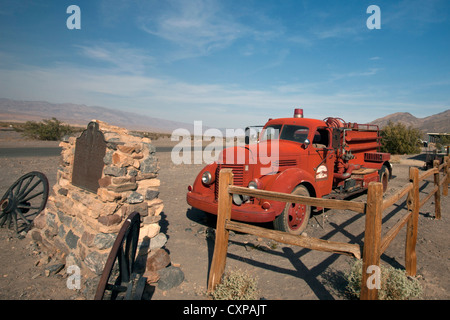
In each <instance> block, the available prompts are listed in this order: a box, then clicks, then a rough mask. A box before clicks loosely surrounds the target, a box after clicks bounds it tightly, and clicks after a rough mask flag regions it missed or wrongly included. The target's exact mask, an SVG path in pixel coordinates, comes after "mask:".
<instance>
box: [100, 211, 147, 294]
mask: <svg viewBox="0 0 450 320" xmlns="http://www.w3.org/2000/svg"><path fill="white" fill-rule="evenodd" d="M139 228H140V214H139V213H138V212H133V213H132V214H130V215H129V216H128V218H127V219H126V221H125V222H124V224H123V225H122V227H121V229H120V231H119V233H118V235H117V238H116V241H115V242H114V244H113V246H112V248H111V251H110V253H109V256H108V259H107V260H106V264H105V268H104V269H103V273H102V276H101V278H100V282H99V284H98V287H97V292H96V294H95V297H94V299H95V300H103V299H111V300H119V299H125V300H140V299H141V297H142V294H143V292H144V288H145V283H146V278H144V277H142V275H140V274H137V273H136V272H135V261H136V251H137V244H138V239H139Z"/></svg>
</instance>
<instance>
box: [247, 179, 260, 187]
mask: <svg viewBox="0 0 450 320" xmlns="http://www.w3.org/2000/svg"><path fill="white" fill-rule="evenodd" d="M248 188H249V189H261V188H262V183H261V181H260V180H259V179H253V180H252V181H250V182H249V184H248Z"/></svg>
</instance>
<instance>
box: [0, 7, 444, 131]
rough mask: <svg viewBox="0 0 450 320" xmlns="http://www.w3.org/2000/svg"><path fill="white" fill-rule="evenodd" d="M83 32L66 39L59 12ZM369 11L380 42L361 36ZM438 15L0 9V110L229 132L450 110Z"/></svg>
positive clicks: (361, 10)
mask: <svg viewBox="0 0 450 320" xmlns="http://www.w3.org/2000/svg"><path fill="white" fill-rule="evenodd" d="M72 4H75V5H78V6H79V7H80V10H81V29H80V30H76V29H74V30H69V29H68V28H67V26H66V20H67V19H68V18H69V16H70V14H68V13H66V10H67V7H68V6H69V5H72ZM370 5H377V6H378V7H379V8H380V12H381V15H380V16H381V29H372V30H370V29H368V28H367V26H366V21H367V19H368V18H369V17H370V16H371V14H370V13H367V12H366V10H367V8H368V7H369V6H370ZM449 57H450V2H449V1H445V0H442V1H437V0H436V1H417V0H410V1H380V0H371V1H362V0H346V1H320V0H319V1H299V0H292V1H288V0H284V1H269V0H258V1H257V0H254V1H253V0H241V1H234V0H208V1H205V0H174V1H162V0H159V1H153V0H135V1H132V0H128V1H126V0H104V1H103V0H91V1H77V0H70V1H63V0H58V1H35V0H2V1H1V2H0V97H2V98H10V99H18V100H44V101H49V102H53V103H64V102H70V103H79V104H86V105H88V106H103V107H108V108H113V109H120V110H124V111H131V112H135V113H139V114H145V115H148V116H153V117H159V118H164V119H173V120H176V121H182V122H187V123H191V124H192V123H193V121H195V120H202V121H203V123H204V125H207V126H211V127H218V128H225V127H227V128H236V127H243V126H246V125H254V124H264V123H265V121H266V120H267V119H268V118H277V117H285V116H291V115H292V114H293V109H294V108H296V107H301V108H303V109H304V112H305V116H307V117H311V118H320V119H322V118H325V117H328V116H337V117H341V118H344V119H345V120H346V121H350V122H369V121H372V120H374V119H376V118H379V117H383V116H385V115H387V114H390V113H394V112H410V113H412V114H413V115H414V116H416V117H426V116H429V115H432V114H435V113H438V112H442V111H445V110H447V109H449V108H450V107H449V106H450V58H449Z"/></svg>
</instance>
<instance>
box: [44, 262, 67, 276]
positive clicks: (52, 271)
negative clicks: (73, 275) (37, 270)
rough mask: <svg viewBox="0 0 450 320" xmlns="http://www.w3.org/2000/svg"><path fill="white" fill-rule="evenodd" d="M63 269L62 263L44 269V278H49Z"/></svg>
mask: <svg viewBox="0 0 450 320" xmlns="http://www.w3.org/2000/svg"><path fill="white" fill-rule="evenodd" d="M63 268H64V263H57V264H52V265H50V266H48V267H46V268H45V270H44V273H45V276H47V277H49V276H52V275H54V274H57V273H58V272H60V271H61V270H62V269H63Z"/></svg>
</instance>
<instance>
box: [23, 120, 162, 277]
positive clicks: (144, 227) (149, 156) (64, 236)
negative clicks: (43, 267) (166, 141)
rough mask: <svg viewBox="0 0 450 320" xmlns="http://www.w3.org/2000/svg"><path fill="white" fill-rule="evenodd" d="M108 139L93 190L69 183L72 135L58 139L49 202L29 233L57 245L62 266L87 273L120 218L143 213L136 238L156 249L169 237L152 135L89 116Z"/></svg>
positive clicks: (96, 266) (99, 266)
mask: <svg viewBox="0 0 450 320" xmlns="http://www.w3.org/2000/svg"><path fill="white" fill-rule="evenodd" d="M93 122H95V123H97V124H98V127H99V130H100V131H101V132H102V133H103V136H104V140H105V142H106V153H105V156H104V158H103V172H102V175H101V178H100V179H99V180H98V185H99V188H98V189H97V192H96V193H93V192H90V191H87V190H85V189H83V188H80V187H77V186H74V185H73V184H72V172H73V166H74V155H75V149H76V141H77V138H76V137H69V138H67V139H65V140H64V141H62V142H61V144H60V146H61V147H62V152H61V163H60V166H59V167H58V171H57V182H56V184H55V185H54V186H52V192H51V195H50V196H49V199H48V202H47V206H46V208H45V210H44V211H42V212H41V214H40V215H39V216H38V217H36V219H35V220H34V224H35V228H34V229H32V232H31V236H32V238H33V239H34V240H37V241H40V242H41V243H42V244H44V245H45V246H46V247H51V248H55V249H57V250H58V251H61V252H62V253H63V254H64V255H65V257H66V266H68V265H77V266H79V267H80V269H81V270H82V274H83V276H85V277H95V276H99V275H101V273H102V271H103V267H104V264H105V262H106V259H107V256H108V254H109V252H110V250H111V247H112V245H113V243H114V241H115V239H116V236H117V233H118V231H119V230H120V228H121V226H122V223H123V221H124V220H125V219H126V218H127V217H128V215H129V214H131V213H132V212H134V211H137V212H139V214H140V215H141V228H140V235H139V242H140V243H141V244H142V243H147V245H148V250H158V248H161V247H162V246H164V244H165V242H166V240H167V238H166V236H165V235H164V234H163V233H161V232H160V219H161V212H162V210H163V208H164V205H163V201H162V200H161V199H159V191H158V190H159V186H160V180H159V179H158V170H159V164H158V159H157V158H156V154H155V151H156V150H155V147H154V146H153V145H152V144H151V140H150V139H148V138H143V137H140V136H137V135H134V134H132V133H130V132H129V131H127V130H125V129H123V128H119V127H115V126H111V125H108V124H107V123H104V122H102V121H98V120H93Z"/></svg>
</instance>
